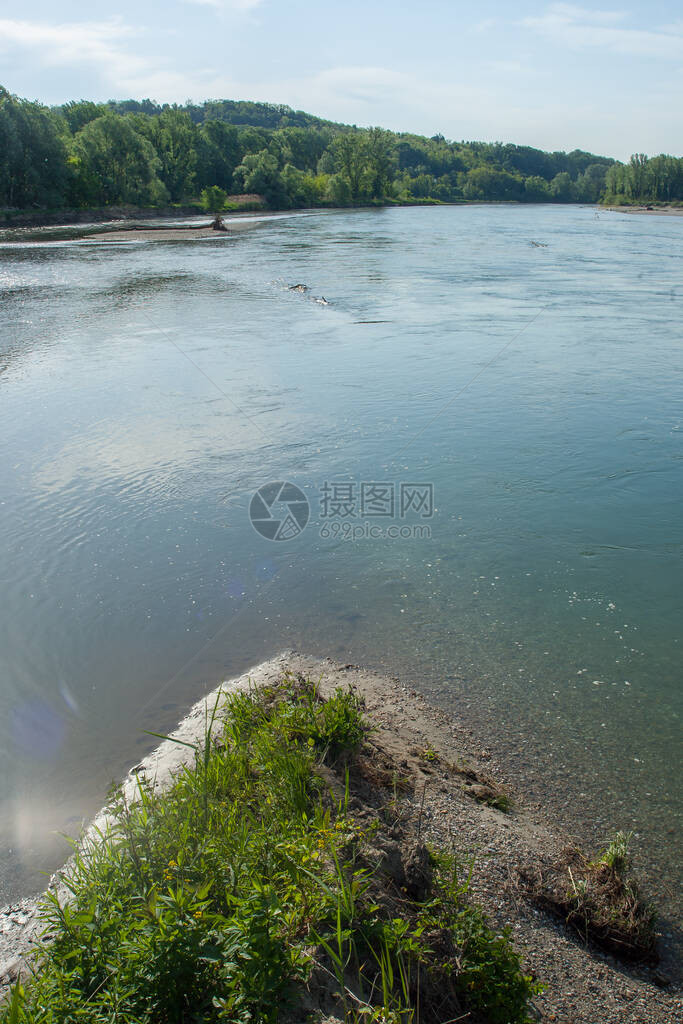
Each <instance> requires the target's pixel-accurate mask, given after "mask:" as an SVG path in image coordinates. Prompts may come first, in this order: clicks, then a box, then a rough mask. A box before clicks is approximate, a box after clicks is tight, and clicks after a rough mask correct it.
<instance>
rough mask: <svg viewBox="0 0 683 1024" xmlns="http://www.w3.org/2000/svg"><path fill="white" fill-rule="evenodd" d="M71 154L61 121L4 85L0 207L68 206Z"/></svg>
mask: <svg viewBox="0 0 683 1024" xmlns="http://www.w3.org/2000/svg"><path fill="white" fill-rule="evenodd" d="M67 180H68V164H67V152H66V147H65V145H64V142H63V140H62V138H61V136H60V132H59V122H58V118H57V117H56V115H55V114H53V113H52V112H51V111H49V110H47V108H46V107H42V106H41V105H40V104H39V103H29V102H28V101H27V100H20V99H18V98H17V97H16V96H12V95H10V93H9V92H7V90H6V89H3V88H2V87H1V86H0V205H3V206H11V207H19V208H25V207H31V206H38V207H41V206H42V207H46V206H61V205H63V204H64V200H65V196H66V188H67Z"/></svg>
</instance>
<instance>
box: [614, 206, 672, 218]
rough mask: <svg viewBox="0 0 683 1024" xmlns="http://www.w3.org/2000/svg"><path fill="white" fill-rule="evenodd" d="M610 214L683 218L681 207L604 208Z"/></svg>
mask: <svg viewBox="0 0 683 1024" xmlns="http://www.w3.org/2000/svg"><path fill="white" fill-rule="evenodd" d="M603 209H604V210H610V211H611V212H612V213H653V214H656V215H657V216H658V217H683V207H682V206H604V207H603Z"/></svg>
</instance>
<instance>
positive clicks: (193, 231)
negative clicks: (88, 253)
mask: <svg viewBox="0 0 683 1024" xmlns="http://www.w3.org/2000/svg"><path fill="white" fill-rule="evenodd" d="M252 223H253V221H251V222H250V221H248V220H243V221H231V222H230V223H229V224H228V225H226V227H227V228H228V230H227V231H214V230H213V228H212V227H211V225H207V226H206V227H198V228H195V227H187V228H186V227H176V228H121V229H119V230H116V231H103V232H102V233H101V234H96V235H92V236H91V237H89V238H88V241H89V242H187V241H193V240H195V239H198V238H199V239H201V238H215V239H226V238H230V236H231V235H234V234H236V233H237V232H239V231H244V230H245V229H246V228H248V227H249V226H250V224H252Z"/></svg>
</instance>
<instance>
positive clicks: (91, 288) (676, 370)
mask: <svg viewBox="0 0 683 1024" xmlns="http://www.w3.org/2000/svg"><path fill="white" fill-rule="evenodd" d="M70 235H71V236H72V237H68V236H66V237H62V238H61V240H55V235H54V234H53V233H50V232H36V233H35V235H34V236H33V237H32V238H29V240H28V241H26V238H27V236H26V235H25V234H24V235H22V236H21V239H23V240H20V239H19V237H18V236H16V235H14V236H13V235H12V234H11V233H7V232H6V233H5V234H4V235H3V236H2V238H0V296H1V298H0V303H1V306H0V325H1V335H0V439H1V441H0V584H1V586H2V618H1V621H0V708H1V712H0V759H1V763H0V767H1V771H0V903H2V902H3V901H4V900H7V899H9V898H12V897H14V896H17V895H19V894H26V893H29V892H33V891H36V890H38V889H39V888H41V887H42V885H43V884H44V875H43V874H42V872H46V871H50V870H53V869H54V868H55V867H56V866H57V865H58V864H59V863H60V861H61V860H62V859H63V857H64V856H65V852H66V845H65V843H64V841H63V839H61V838H60V836H59V833H60V832H68V833H72V834H73V833H75V832H77V831H78V828H79V824H80V822H81V821H82V820H83V819H84V818H87V817H88V816H90V815H91V814H92V813H93V812H94V811H95V810H96V809H97V808H98V807H99V806H100V805H101V804H102V802H103V800H104V798H105V795H106V790H107V787H108V784H109V783H110V782H111V781H112V780H115V779H118V778H120V777H121V776H122V774H123V773H124V772H125V771H126V770H127V769H128V768H129V767H130V766H131V765H132V764H134V763H135V762H136V761H137V760H138V759H139V757H140V756H141V755H142V753H144V752H145V751H146V750H148V749H149V748H150V747H151V746H153V745H154V742H155V741H154V740H152V739H150V737H149V736H148V735H146V734H145V732H144V730H145V729H153V730H157V731H164V730H166V729H170V728H172V726H173V725H174V724H175V722H176V721H177V720H178V719H179V718H180V717H181V716H182V714H183V712H184V710H185V708H186V707H187V706H188V705H189V704H191V703H192V702H194V701H195V700H196V699H198V697H200V696H201V695H202V693H204V692H206V691H207V690H208V689H209V687H211V686H213V685H215V684H216V682H217V681H218V680H219V679H221V678H225V677H227V676H229V675H232V674H235V673H237V672H240V671H243V670H244V669H246V668H247V667H248V666H249V665H251V664H254V663H255V662H256V661H260V660H262V659H263V658H265V657H268V656H271V655H273V654H275V653H277V652H278V651H280V650H282V649H285V648H296V649H298V650H302V651H306V652H309V653H313V654H324V655H330V656H332V657H334V658H339V659H342V660H345V661H353V662H359V663H363V664H366V665H368V666H374V667H377V668H380V669H383V670H386V671H389V672H392V673H396V674H399V675H400V676H401V678H402V680H403V681H405V682H406V683H407V684H409V685H410V686H414V687H415V688H416V689H418V690H420V691H421V692H423V693H425V694H426V695H428V696H430V697H431V699H432V700H434V701H436V702H437V703H440V704H442V705H443V706H445V707H448V708H450V709H451V710H453V711H454V712H455V713H456V714H458V715H460V716H461V717H462V719H463V721H464V722H465V723H467V724H468V725H469V726H470V727H472V728H474V729H475V732H476V734H477V735H478V736H480V737H483V741H484V742H486V743H487V744H488V745H489V746H490V749H492V750H493V751H494V752H495V753H496V754H497V755H500V756H501V757H504V758H505V763H506V764H507V765H508V766H509V770H510V772H511V774H512V776H514V775H515V773H517V774H518V775H519V776H520V777H523V778H524V779H525V785H526V787H527V788H526V792H525V799H526V800H527V801H531V802H533V801H534V800H536V801H537V802H548V803H549V804H550V805H551V807H552V808H553V812H554V813H557V815H558V816H559V818H560V820H563V819H564V818H566V819H567V821H568V822H569V823H571V822H573V821H581V820H582V819H583V820H589V819H590V820H591V821H592V822H594V824H595V828H596V829H597V831H598V832H599V833H600V832H602V833H604V834H607V833H608V832H609V830H610V829H612V828H616V827H624V828H631V829H635V830H636V832H637V833H638V838H637V844H638V848H639V849H640V850H641V851H642V854H643V857H644V859H645V861H646V862H647V865H648V866H649V867H650V869H651V873H652V874H654V875H656V876H657V877H658V878H659V879H660V880H661V881H662V884H663V886H664V887H665V888H668V889H669V890H671V889H672V887H673V885H674V879H675V863H676V858H677V856H680V846H679V845H678V844H679V843H680V811H681V796H680V790H679V789H677V786H676V782H675V780H676V774H675V772H676V767H677V765H680V751H681V747H680V737H681V733H680V717H679V716H680V710H681V703H680V682H681V663H682V659H681V655H682V653H683V651H682V646H683V645H682V642H681V637H682V634H683V584H682V576H681V568H682V558H681V555H682V542H683V514H682V511H681V509H682V501H683V428H682V425H681V420H682V417H683V345H682V344H681V324H682V323H683V260H682V256H683V220H681V219H678V218H673V217H672V218H667V217H647V216H632V215H626V214H619V213H607V212H600V213H599V214H596V211H595V210H593V209H588V208H578V207H561V206H560V207H550V206H548V207H523V206H486V205H481V206H471V207H460V208H459V207H444V208H426V209H391V210H375V211H324V212H313V213H309V212H305V213H296V214H286V215H277V216H273V217H255V218H251V219H250V220H249V228H248V229H245V230H241V231H239V232H231V233H229V234H228V235H227V236H222V237H217V238H215V239H214V238H211V239H209V240H196V241H195V240H193V241H189V240H183V241H179V242H144V241H143V242H136V241H132V240H131V241H125V242H116V243H114V242H98V241H96V240H94V239H93V238H92V237H89V236H87V235H83V233H79V232H78V231H76V230H74V231H73V232H70ZM297 284H302V285H306V286H307V287H308V288H309V289H310V290H309V291H305V290H303V289H300V290H291V288H290V287H289V286H291V285H297ZM323 296H324V297H325V299H326V304H325V303H323V302H322V301H319V300H321V299H322V297H323ZM282 481H288V482H290V483H291V484H292V485H295V487H298V488H299V489H300V490H301V491H302V492H303V495H302V496H300V500H299V501H298V502H297V501H295V500H294V499H295V498H296V497H297V493H296V491H295V490H294V489H289V490H286V491H283V492H282V493H280V494H279V495H278V494H277V491H278V490H279V489H269V488H268V487H267V486H266V488H265V491H264V492H263V493H264V496H265V505H263V504H261V505H258V506H257V505H252V504H251V503H252V496H253V495H254V493H255V492H256V491H257V490H259V489H260V488H261V487H264V486H265V485H268V484H270V483H273V482H282ZM275 498H277V500H275V502H274V503H273V500H274V499H275ZM301 498H303V502H308V509H307V514H308V519H307V520H306V514H305V513H306V505H305V504H304V503H303V502H302V500H301ZM250 507H251V508H252V512H253V513H254V515H255V516H257V515H258V510H259V509H260V518H261V520H262V519H263V518H266V517H268V516H271V518H272V520H273V523H274V526H275V527H277V523H278V522H282V523H284V524H285V526H283V532H284V534H285V537H284V538H283V539H279V540H269V539H267V538H265V537H264V536H262V534H261V533H259V532H257V530H256V529H255V528H254V527H253V526H252V523H251V522H250V520H249V509H250ZM264 507H265V508H266V512H265V513H263V508H264ZM288 513H291V514H292V516H291V518H290V519H289V520H288V519H287V515H288ZM304 523H305V528H304V529H303V530H301V526H302V525H303V524H304ZM256 525H257V526H259V527H260V528H263V522H258V523H257V524H256ZM271 525H272V524H271ZM269 528H270V527H269V526H268V524H266V532H267V530H268V529H269ZM271 533H272V531H271ZM287 535H288V536H287Z"/></svg>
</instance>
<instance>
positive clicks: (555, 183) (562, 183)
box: [550, 171, 572, 203]
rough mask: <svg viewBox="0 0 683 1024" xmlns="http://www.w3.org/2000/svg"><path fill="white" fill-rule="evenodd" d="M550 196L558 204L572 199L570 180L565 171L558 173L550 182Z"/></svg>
mask: <svg viewBox="0 0 683 1024" xmlns="http://www.w3.org/2000/svg"><path fill="white" fill-rule="evenodd" d="M550 195H551V196H552V197H553V199H556V200H557V201H558V202H560V203H568V202H569V200H570V199H571V198H572V179H571V177H570V176H569V173H568V172H567V171H560V173H559V174H556V175H555V177H554V178H553V180H552V181H551V182H550Z"/></svg>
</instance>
